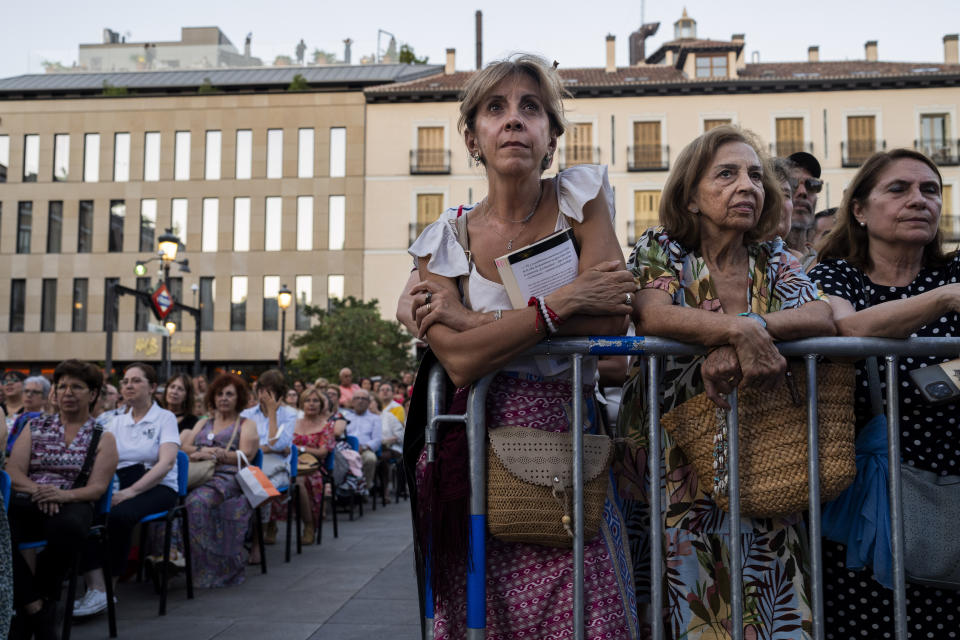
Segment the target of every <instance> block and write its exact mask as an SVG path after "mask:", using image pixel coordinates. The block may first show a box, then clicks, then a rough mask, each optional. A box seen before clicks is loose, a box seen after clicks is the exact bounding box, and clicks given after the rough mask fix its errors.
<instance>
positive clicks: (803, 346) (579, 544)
mask: <svg viewBox="0 0 960 640" xmlns="http://www.w3.org/2000/svg"><path fill="white" fill-rule="evenodd" d="M777 348H778V349H779V350H780V353H781V354H782V355H784V356H793V357H802V358H804V361H805V365H806V374H807V394H808V395H807V443H808V450H809V451H810V452H812V453H813V454H814V455H811V456H810V459H809V461H808V465H809V466H808V477H809V482H810V484H809V500H810V510H809V528H810V579H811V585H812V589H811V596H812V597H811V602H810V606H811V611H812V614H813V626H812V629H811V631H812V636H813V638H814V640H823V637H824V614H823V569H822V560H821V557H820V556H821V544H820V536H821V517H820V515H821V514H820V461H819V456H818V455H817V454H816V453H815V452H817V451H818V442H819V422H818V416H817V411H816V409H817V357H818V356H826V357H836V358H856V359H862V358H866V357H869V356H877V355H880V356H883V357H884V358H885V360H886V365H887V367H886V391H887V429H888V433H887V437H888V454H889V479H890V480H889V481H890V487H889V488H890V520H891V523H890V524H891V532H890V534H891V536H890V537H891V543H892V547H893V584H894V589H893V591H894V621H895V632H896V636H895V637H896V638H897V640H906V638H907V609H906V582H905V573H904V566H903V554H904V547H903V544H904V543H903V522H902V518H903V512H902V505H901V497H900V496H901V490H900V430H899V418H900V416H899V404H898V403H899V389H898V383H897V369H898V366H897V363H898V358H900V357H904V356H908V357H913V356H925V355H936V356H956V355H957V354H958V353H960V338H910V339H908V340H891V339H886V338H808V339H804V340H797V341H793V342H783V343H779V344H778V345H777ZM527 353H528V355H551V356H558V355H569V356H571V371H570V374H571V383H572V384H571V386H572V389H574V393H573V424H572V425H571V429H572V430H573V436H574V437H573V519H574V543H573V570H574V616H573V627H574V629H573V630H574V637H575V638H577V640H582V639H583V638H584V592H583V583H584V574H583V553H584V540H583V509H584V497H583V428H582V425H583V397H582V394H581V393H578V392H576V390H577V389H580V388H581V382H582V377H583V373H582V360H583V356H584V355H592V356H599V355H633V356H640V357H642V358H643V359H644V360H645V363H646V369H647V373H648V381H647V385H648V386H647V389H646V393H647V399H648V405H649V407H650V413H649V423H648V428H649V449H648V456H649V455H651V454H652V455H655V456H656V457H657V459H656V460H649V459H648V461H647V468H648V469H649V470H650V480H649V493H650V497H649V500H650V534H651V540H650V585H651V589H650V609H651V612H652V617H651V626H652V632H653V634H652V637H653V638H654V640H662V638H663V637H664V628H663V616H662V611H663V591H662V589H660V588H659V586H658V585H660V582H661V579H662V577H663V570H662V567H663V547H662V544H663V520H662V518H663V515H662V514H661V505H660V460H659V457H660V442H661V438H660V410H659V407H660V384H659V378H660V375H659V374H660V369H659V358H660V357H661V356H692V355H702V354H704V353H706V348H705V347H702V346H698V345H691V344H684V343H681V342H676V341H673V340H667V339H663V338H655V337H642V336H638V337H603V336H597V337H584V338H565V339H560V340H552V341H551V340H545V341H544V342H541V343H540V344H538V345H537V346H535V347H534V348H533V349H531V350H529V351H528V352H527ZM429 375H430V386H429V392H428V425H427V431H426V436H425V441H426V448H427V460H429V461H432V460H433V459H434V456H435V446H436V442H437V425H438V423H441V422H463V423H465V424H466V429H467V442H468V446H469V452H470V453H469V456H470V481H471V490H470V518H471V523H470V532H471V536H470V538H471V539H470V560H469V561H468V563H467V564H468V567H470V568H469V569H468V575H467V638H468V640H481V639H482V638H483V637H484V635H485V632H486V591H485V585H486V566H485V565H486V547H485V541H486V540H485V536H486V422H485V415H484V414H485V411H484V404H485V400H486V394H487V390H488V388H489V386H490V383H491V382H492V380H493V377H494V375H496V374H495V373H492V374H489V375H487V376H485V377H484V378H482V379H480V380H479V381H478V382H476V383H474V384H473V386H472V387H471V390H470V394H469V397H468V400H467V410H466V413H465V414H458V415H444V414H442V413H441V411H442V406H441V405H442V398H443V397H444V390H443V388H442V385H443V375H442V370H441V368H440V365H436V366H435V367H434V369H433V370H432V371H431V372H430V374H429ZM727 401H728V402H729V404H730V410H729V411H727V428H728V442H729V445H728V446H729V462H728V465H727V466H728V469H729V498H730V505H729V506H730V511H729V516H730V517H729V521H730V536H731V539H732V540H737V539H739V536H740V484H739V473H738V469H739V451H738V430H739V422H738V419H737V393H736V391H734V392H733V393H731V394H730V395H729V396H728V398H727ZM851 402H853V398H851ZM429 571H430V567H427V572H428V573H429ZM730 575H731V585H730V594H731V595H730V606H731V609H732V612H733V620H732V627H733V628H732V632H733V636H732V637H733V639H734V640H743V579H742V578H743V560H742V557H741V549H740V545H739V544H731V545H730ZM735 576H739V579H733V577H735ZM426 589H427V593H426V600H427V604H426V612H427V625H426V626H427V637H428V638H432V637H433V624H432V622H433V620H432V619H433V603H432V597H433V596H432V594H431V593H430V592H429V580H427V587H426Z"/></svg>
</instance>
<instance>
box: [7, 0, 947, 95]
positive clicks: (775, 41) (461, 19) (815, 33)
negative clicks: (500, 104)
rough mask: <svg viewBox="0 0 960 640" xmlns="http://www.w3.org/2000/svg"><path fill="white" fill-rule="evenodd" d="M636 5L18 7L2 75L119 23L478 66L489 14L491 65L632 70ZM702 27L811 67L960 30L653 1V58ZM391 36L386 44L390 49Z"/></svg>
mask: <svg viewBox="0 0 960 640" xmlns="http://www.w3.org/2000/svg"><path fill="white" fill-rule="evenodd" d="M640 6H641V3H640V2H636V1H631V2H628V1H625V0H624V1H621V0H617V1H594V2H588V1H584V0H579V1H576V2H575V1H572V0H550V1H548V2H529V1H528V2H518V1H517V0H477V1H475V2H473V3H470V2H460V1H450V0H445V1H444V0H407V1H404V2H397V1H396V0H390V1H387V0H347V1H344V0H340V1H339V2H328V1H320V0H315V1H313V2H307V1H279V2H278V1H273V2H268V1H264V0H256V1H254V0H229V1H228V0H199V1H198V0H190V1H185V0H164V1H163V2H154V3H141V2H130V1H129V0H125V1H123V2H119V1H116V0H109V1H106V0H105V1H97V0H95V1H94V2H89V3H80V2H76V1H75V0H74V1H70V2H67V1H65V0H31V1H30V2H8V3H6V5H5V7H4V9H3V12H2V13H3V18H2V25H3V26H2V28H0V78H6V77H10V76H15V75H20V74H24V73H42V71H43V69H42V66H41V62H42V61H43V60H54V61H59V62H62V63H64V64H65V65H67V66H70V64H71V63H72V62H74V61H75V60H76V59H77V45H79V44H80V43H98V42H101V38H102V35H101V34H102V30H103V28H104V27H109V28H111V29H113V30H114V31H118V32H120V33H121V34H128V38H127V40H128V41H130V42H144V41H172V40H178V39H179V37H180V27H181V26H218V27H220V29H221V30H222V31H223V32H224V33H226V35H227V37H228V38H229V39H230V40H231V41H232V42H233V44H234V45H235V46H236V47H237V49H239V50H242V49H243V41H244V37H245V36H246V34H247V33H248V32H252V33H253V55H255V56H258V57H260V58H262V59H263V61H264V62H265V63H267V64H270V63H272V62H273V59H274V57H275V56H276V55H278V54H287V55H290V56H291V57H293V55H294V47H295V46H296V44H297V42H298V41H299V40H300V39H301V38H303V39H304V40H305V41H306V44H307V46H308V50H307V51H308V58H309V57H310V52H312V51H313V49H314V48H320V49H324V50H326V51H330V52H335V53H336V54H337V56H338V58H339V57H342V55H343V44H342V41H343V39H344V38H347V37H350V38H352V39H353V41H354V44H353V60H354V62H357V61H358V60H359V59H360V57H361V56H363V55H368V54H373V53H374V51H375V50H376V47H377V30H378V29H383V30H384V31H388V32H390V33H393V34H395V35H396V37H397V39H398V41H399V42H401V43H403V42H406V43H409V44H411V45H412V46H413V47H414V49H415V51H416V53H417V54H418V55H420V56H424V55H426V56H429V58H430V62H431V63H439V64H442V63H443V61H444V50H445V49H446V48H447V47H455V48H456V49H457V67H458V69H461V70H468V69H472V68H473V67H474V61H475V53H474V51H475V49H474V47H475V40H474V12H475V11H476V10H477V9H480V10H482V11H483V26H484V36H483V37H484V44H483V57H484V62H489V61H490V60H493V59H495V58H498V57H503V56H505V55H507V54H509V53H511V52H514V51H532V52H536V53H540V54H543V55H544V56H546V57H548V58H550V59H551V60H553V59H556V60H558V61H559V62H560V64H561V65H562V66H565V67H590V66H594V67H598V66H603V65H604V62H605V53H604V52H605V48H604V37H605V36H606V35H607V34H608V33H612V34H614V35H615V36H616V37H617V63H618V64H619V65H626V64H627V63H628V54H627V37H628V36H629V34H630V32H631V31H633V30H635V29H636V28H637V26H638V25H639V24H640V16H641V9H640ZM684 6H685V7H686V8H687V11H688V12H689V14H690V16H691V17H693V18H695V19H696V20H697V23H698V36H699V37H701V38H714V39H724V40H726V39H729V38H730V35H731V34H733V33H745V34H746V42H747V55H748V56H750V55H751V54H752V52H754V51H759V52H760V60H761V61H764V62H775V61H799V60H805V59H806V55H807V47H808V46H809V45H813V44H816V45H819V46H820V59H821V60H844V59H862V58H863V56H864V51H863V45H864V42H865V41H867V40H878V41H879V54H880V55H879V57H880V59H881V60H896V61H915V62H942V61H943V40H942V39H943V36H944V34H947V33H957V32H960V1H958V0H915V1H913V2H904V1H902V0H901V1H894V0H873V1H871V2H862V1H852V0H808V1H806V2H785V1H782V0H766V1H762V0H761V1H758V0H728V1H727V2H716V0H686V1H685V2H668V1H667V0H648V1H647V2H646V9H645V12H644V16H645V19H646V21H647V22H653V21H659V22H660V23H661V25H660V31H659V32H658V33H657V34H656V35H655V36H654V37H653V38H652V39H651V40H650V41H649V44H648V48H647V51H648V53H649V52H651V51H653V50H655V49H656V48H657V47H658V46H659V45H660V44H661V43H662V42H664V41H666V40H670V39H672V38H673V22H674V21H675V20H676V19H677V18H678V17H679V16H680V14H681V12H682V10H683V7H684ZM387 39H388V38H387V37H384V38H383V42H382V44H383V46H384V47H385V46H386V41H387Z"/></svg>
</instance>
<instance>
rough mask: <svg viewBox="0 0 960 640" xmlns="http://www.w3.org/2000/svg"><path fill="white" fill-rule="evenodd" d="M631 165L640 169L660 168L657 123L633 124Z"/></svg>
mask: <svg viewBox="0 0 960 640" xmlns="http://www.w3.org/2000/svg"><path fill="white" fill-rule="evenodd" d="M633 164H634V166H635V167H637V168H641V169H642V168H650V167H659V166H660V164H661V148H660V123H659V122H634V123H633Z"/></svg>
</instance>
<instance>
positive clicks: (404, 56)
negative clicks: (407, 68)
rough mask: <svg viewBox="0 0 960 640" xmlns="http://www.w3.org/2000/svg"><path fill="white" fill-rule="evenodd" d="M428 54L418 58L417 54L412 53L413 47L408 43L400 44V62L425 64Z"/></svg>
mask: <svg viewBox="0 0 960 640" xmlns="http://www.w3.org/2000/svg"><path fill="white" fill-rule="evenodd" d="M429 59H430V57H429V56H424V57H422V58H418V57H417V54H416V53H414V51H413V47H411V46H410V45H408V44H402V45H400V63H401V64H427V60H429Z"/></svg>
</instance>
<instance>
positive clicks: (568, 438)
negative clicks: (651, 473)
mask: <svg viewBox="0 0 960 640" xmlns="http://www.w3.org/2000/svg"><path fill="white" fill-rule="evenodd" d="M612 451H613V446H612V441H611V440H610V438H609V437H607V436H604V435H591V434H584V435H583V467H584V468H583V497H584V509H583V516H584V526H583V532H584V535H583V539H584V542H589V541H590V540H592V539H593V538H595V537H596V535H597V533H598V532H599V531H600V520H601V519H602V517H603V505H604V501H605V500H606V497H607V485H608V484H609V474H608V470H609V469H610V458H611V453H612ZM487 528H488V529H489V530H490V534H491V535H493V536H494V537H495V538H498V539H499V540H503V541H504V542H525V543H528V544H540V545H544V546H548V547H560V548H566V549H569V548H571V547H572V546H573V434H572V433H569V432H561V433H552V432H549V431H541V430H539V429H532V428H529V427H501V428H499V429H493V430H491V431H490V442H489V444H488V446H487Z"/></svg>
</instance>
